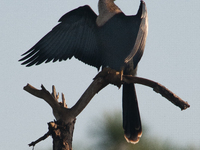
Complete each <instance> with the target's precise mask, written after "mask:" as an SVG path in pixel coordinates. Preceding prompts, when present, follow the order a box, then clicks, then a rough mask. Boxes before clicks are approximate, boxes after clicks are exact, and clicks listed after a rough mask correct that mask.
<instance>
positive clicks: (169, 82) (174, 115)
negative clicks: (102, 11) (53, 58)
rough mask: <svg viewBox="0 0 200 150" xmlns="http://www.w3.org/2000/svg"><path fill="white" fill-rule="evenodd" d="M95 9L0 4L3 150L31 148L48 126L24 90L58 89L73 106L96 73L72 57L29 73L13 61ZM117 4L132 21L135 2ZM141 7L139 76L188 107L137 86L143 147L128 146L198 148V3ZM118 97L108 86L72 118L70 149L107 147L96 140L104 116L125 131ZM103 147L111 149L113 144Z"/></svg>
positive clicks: (41, 107) (22, 1)
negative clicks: (143, 35) (144, 20)
mask: <svg viewBox="0 0 200 150" xmlns="http://www.w3.org/2000/svg"><path fill="white" fill-rule="evenodd" d="M97 3H98V0H90V1H89V0H82V1H80V0H67V1H66V0H60V1H55V0H48V1H44V0H43V1H41V0H35V1H26V0H18V1H11V0H3V1H1V2H0V8H1V9H0V18H1V19H0V53H1V55H0V61H1V62H0V69H1V73H0V76H1V77H0V83H1V84H0V91H1V92H0V93H1V105H0V118H1V129H0V133H1V137H0V149H4V150H8V149H9V150H10V149H20V150H27V149H32V148H29V147H28V144H29V143H31V142H32V141H34V140H36V139H38V138H39V137H41V136H42V135H44V134H45V133H46V132H47V130H48V127H47V123H48V122H50V121H52V120H53V119H54V117H53V115H52V110H51V108H50V106H48V104H47V103H46V102H44V101H43V100H42V99H38V98H36V97H34V96H32V95H30V94H29V93H27V92H25V91H24V90H23V87H24V86H25V85H26V84H27V83H30V84H31V85H33V86H34V87H36V88H38V89H40V86H41V84H43V85H44V86H45V87H46V89H47V90H49V91H50V92H51V87H52V85H55V86H56V90H57V91H58V92H60V93H61V92H63V93H64V94H65V98H66V101H67V104H68V106H69V107H71V106H73V105H74V104H75V103H76V101H77V100H78V99H79V97H80V96H81V95H82V93H83V92H84V91H85V89H86V88H87V87H88V86H89V84H90V83H91V82H92V79H93V77H94V76H95V75H96V74H97V73H98V71H97V70H96V68H93V67H91V66H88V65H85V64H84V63H82V62H80V61H78V60H76V59H74V58H73V59H71V60H68V61H66V62H60V63H59V62H57V63H49V64H42V65H40V66H33V67H30V68H27V67H25V66H21V65H20V63H19V62H18V60H19V59H20V58H21V57H20V55H21V54H22V53H24V52H25V51H27V50H28V49H30V48H31V47H32V46H33V45H34V44H35V43H36V42H37V41H38V40H40V39H41V38H42V37H43V36H44V35H45V34H46V33H47V32H49V31H50V30H51V29H52V28H53V27H54V26H55V25H57V21H58V20H59V18H60V17H61V16H62V15H64V14H65V13H66V12H68V11H70V10H72V9H74V8H77V7H79V6H81V5H85V4H88V5H90V6H91V8H92V9H93V10H94V11H95V12H96V13H97V14H98V10H97ZM116 4H117V5H118V6H119V7H120V8H121V10H122V11H123V12H124V13H125V14H126V15H133V14H136V12H137V10H138V7H139V4H140V1H139V0H126V1H125V0H117V1H116ZM146 5H147V9H148V16H149V34H148V38H147V43H146V48H145V52H144V55H143V57H142V59H141V61H140V63H139V68H138V76H139V77H144V78H148V79H151V80H154V81H157V82H159V83H161V84H162V85H164V86H166V87H167V88H168V89H170V90H171V91H173V92H174V93H175V94H177V95H178V96H179V97H181V98H182V99H183V100H185V101H187V102H188V103H189V104H190V105H191V107H190V108H189V109H187V110H184V111H181V110H180V109H179V108H178V107H176V106H174V105H173V104H172V103H170V102H169V101H167V100H166V99H165V98H163V97H162V96H160V95H159V94H157V93H155V92H154V91H153V90H152V89H150V88H148V87H145V86H142V85H136V90H137V96H138V101H139V107H140V115H141V119H142V123H143V128H144V131H143V136H142V138H141V140H140V143H139V144H137V145H131V146H133V147H131V148H132V149H134V148H135V149H139V145H145V144H142V143H145V142H146V143H148V144H147V145H149V149H150V145H154V146H155V143H156V144H157V146H161V147H162V148H163V149H164V148H165V146H166V145H167V146H169V147H167V148H170V149H179V148H182V149H183V148H187V149H199V146H200V117H199V115H200V109H199V106H200V100H199V98H200V95H199V92H200V91H199V90H200V85H199V83H200V82H199V76H200V70H199V64H200V60H199V57H200V51H199V50H200V44H199V39H200V37H199V35H200V34H199V33H200V26H199V24H200V14H199V7H200V1H195V0H190V1H186V0H183V1H173V0H168V1H155V0H152V1H146ZM121 97H122V94H121V89H118V88H117V87H114V86H112V85H109V86H107V87H106V88H104V89H103V90H102V91H100V92H99V93H98V94H97V95H96V96H95V97H94V98H93V100H92V101H91V102H90V103H89V105H88V106H87V107H86V109H85V110H84V111H83V112H82V113H81V114H80V115H79V116H78V117H77V121H76V125H75V131H74V140H73V144H74V149H77V150H79V149H83V148H85V149H97V148H94V146H96V147H98V144H99V142H104V143H105V141H101V140H102V139H101V138H102V135H101V134H100V133H104V130H105V127H106V124H107V123H106V119H107V118H109V117H110V118H113V122H116V123H113V124H114V125H117V126H119V128H121V129H122V125H121V107H122V106H121ZM116 118H117V119H116ZM107 120H108V119H107ZM109 120H111V119H109ZM114 128H115V127H113V128H111V129H114ZM90 129H91V130H90ZM119 130H120V129H119ZM105 133H109V132H105ZM117 134H118V133H117ZM119 135H120V136H119V138H122V140H123V142H122V145H121V146H122V147H123V146H124V147H123V149H128V147H129V146H130V144H128V143H126V141H125V139H124V138H123V133H122V132H120V133H119ZM104 136H105V135H104ZM111 137H112V136H111ZM114 137H118V136H117V135H116V136H114ZM103 139H106V138H103ZM111 139H113V138H111ZM107 141H109V139H108V140H107ZM114 142H115V141H114ZM124 142H125V143H124ZM107 143H109V144H111V146H110V147H109V148H110V149H112V142H107ZM79 145H80V146H79ZM105 145H106V144H105ZM114 145H115V144H114ZM108 146H109V145H108ZM51 147H52V139H51V137H49V138H48V139H47V140H45V141H42V142H40V143H39V144H37V145H36V147H35V149H39V150H42V149H51ZM109 148H107V149H109ZM140 148H141V147H140ZM102 149H103V148H102ZM104 149H105V148H104ZM154 149H160V147H156V148H154Z"/></svg>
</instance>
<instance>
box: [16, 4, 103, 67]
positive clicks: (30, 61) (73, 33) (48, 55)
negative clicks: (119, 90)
mask: <svg viewBox="0 0 200 150" xmlns="http://www.w3.org/2000/svg"><path fill="white" fill-rule="evenodd" d="M96 18H97V15H96V14H95V13H94V12H93V10H92V9H91V8H90V7H89V6H87V5H86V6H82V7H79V8H77V9H74V10H72V11H70V12H68V13H67V14H65V15H64V16H62V17H61V18H60V20H59V22H60V23H59V24H58V25H57V26H55V27H54V28H53V29H52V30H51V31H50V32H49V33H48V34H47V35H45V36H44V37H43V38H42V39H41V40H40V41H39V42H38V43H36V44H35V45H34V46H33V47H32V48H31V49H30V50H28V51H27V52H26V53H24V54H23V56H24V57H23V58H22V59H20V61H24V62H23V63H22V64H26V65H27V66H32V65H34V64H35V65H39V64H41V63H43V62H45V63H47V62H50V61H51V60H53V62H55V61H57V60H59V61H62V60H67V59H68V58H71V57H72V56H75V57H76V58H78V59H79V60H81V61H83V62H85V63H87V64H89V65H92V66H95V67H97V68H99V67H100V63H99V59H98V46H97V41H96V37H95V28H96Z"/></svg>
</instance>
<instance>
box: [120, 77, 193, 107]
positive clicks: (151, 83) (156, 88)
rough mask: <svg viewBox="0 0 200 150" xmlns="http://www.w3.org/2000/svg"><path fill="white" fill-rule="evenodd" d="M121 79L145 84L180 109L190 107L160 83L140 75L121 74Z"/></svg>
mask: <svg viewBox="0 0 200 150" xmlns="http://www.w3.org/2000/svg"><path fill="white" fill-rule="evenodd" d="M123 81H124V82H126V83H138V84H142V85H145V86H149V87H151V88H153V90H154V91H155V92H157V93H160V94H161V95H162V96H163V97H165V98H166V99H168V100H169V101H170V102H172V103H173V104H174V105H176V106H178V107H180V108H181V110H184V109H187V108H189V107H190V105H189V104H188V103H187V102H185V101H183V100H182V99H181V98H180V97H178V96H177V95H176V94H174V93H173V92H172V91H170V90H169V89H167V88H166V87H164V86H163V85H161V84H160V83H157V82H154V81H152V80H148V79H144V78H140V77H133V76H125V75H124V76H123Z"/></svg>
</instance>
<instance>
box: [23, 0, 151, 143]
mask: <svg viewBox="0 0 200 150" xmlns="http://www.w3.org/2000/svg"><path fill="white" fill-rule="evenodd" d="M98 8H99V16H97V15H96V14H95V13H94V11H93V10H92V9H91V8H90V7H89V6H87V5H85V6H82V7H79V8H77V9H74V10H72V11H70V12H68V13H66V14H65V15H64V16H62V17H61V18H60V20H59V22H60V23H59V24H58V25H57V26H55V27H54V28H53V29H52V30H51V31H50V32H49V33H48V34H46V35H45V36H44V37H43V38H42V39H41V40H40V41H39V42H38V43H36V44H35V45H34V46H33V47H32V48H31V49H30V50H28V51H27V52H26V53H24V54H23V56H24V57H23V58H22V59H20V61H23V63H22V64H23V65H24V64H26V66H32V65H39V64H41V63H43V62H45V63H48V62H50V61H53V62H55V61H58V60H59V61H62V60H67V59H68V58H69V59H70V58H71V57H72V56H74V57H75V58H77V59H79V60H81V61H82V62H84V63H86V64H89V65H92V66H94V67H96V68H98V69H99V68H100V67H102V68H104V67H107V66H108V67H110V68H112V69H115V70H116V71H120V72H123V74H125V75H133V76H134V75H135V74H136V71H137V64H138V62H139V61H140V59H141V57H142V55H143V51H144V48H145V43H146V38H147V32H148V16H147V9H146V5H145V2H144V1H142V0H141V2H140V6H139V10H138V12H137V14H136V15H133V16H126V15H125V14H124V13H123V12H122V11H121V10H120V9H119V8H118V6H116V5H115V3H114V0H99V3H98ZM123 128H124V133H125V138H126V140H127V141H128V142H131V143H137V142H138V141H139V139H140V137H141V135H142V126H141V120H140V114H139V108H138V103H137V97H136V92H135V86H134V84H126V83H124V84H123Z"/></svg>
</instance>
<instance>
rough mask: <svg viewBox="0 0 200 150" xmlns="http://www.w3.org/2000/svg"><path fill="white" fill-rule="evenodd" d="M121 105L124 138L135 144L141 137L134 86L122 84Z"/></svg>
mask: <svg viewBox="0 0 200 150" xmlns="http://www.w3.org/2000/svg"><path fill="white" fill-rule="evenodd" d="M122 103H123V106H122V107H123V128H124V136H125V138H126V140H127V141H128V142H131V143H134V144H135V143H137V142H139V140H140V137H141V136H142V126H141V120H140V113H139V108H138V102H137V97H136V91H135V86H134V84H126V83H124V84H123V102H122Z"/></svg>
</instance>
